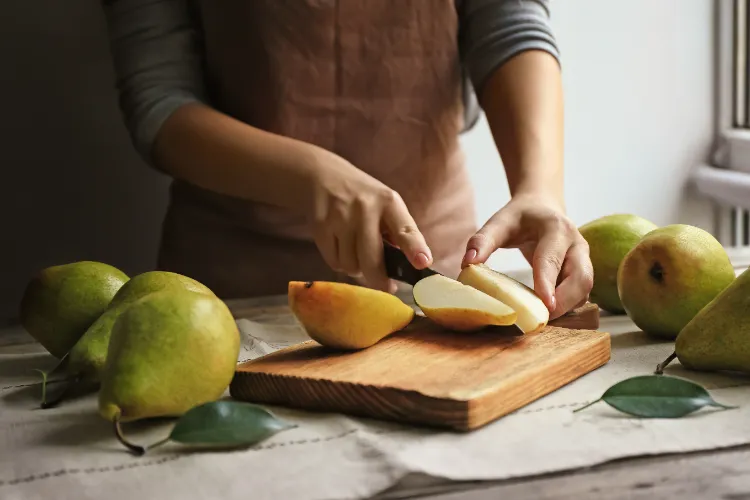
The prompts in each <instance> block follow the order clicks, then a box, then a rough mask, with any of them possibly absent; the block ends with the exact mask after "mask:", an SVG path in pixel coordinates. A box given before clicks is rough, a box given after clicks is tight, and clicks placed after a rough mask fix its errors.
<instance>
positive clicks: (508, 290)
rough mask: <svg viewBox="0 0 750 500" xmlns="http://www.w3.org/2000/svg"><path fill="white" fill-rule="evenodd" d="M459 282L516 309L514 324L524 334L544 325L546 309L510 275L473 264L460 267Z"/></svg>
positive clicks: (538, 299) (542, 303)
mask: <svg viewBox="0 0 750 500" xmlns="http://www.w3.org/2000/svg"><path fill="white" fill-rule="evenodd" d="M458 281H460V282H461V283H463V284H465V285H469V286H471V287H473V288H476V289H477V290H479V291H481V292H484V293H486V294H487V295H489V296H490V297H493V298H495V299H497V300H499V301H501V302H503V303H504V304H507V305H508V306H509V307H510V308H511V309H513V310H514V311H515V312H516V315H517V319H516V322H515V323H516V326H518V327H519V328H520V329H521V331H523V332H524V333H536V332H539V331H541V330H542V329H544V327H545V326H547V322H548V321H549V309H547V306H546V305H544V302H542V299H540V298H539V297H538V296H537V295H536V293H535V292H534V291H533V290H532V289H531V288H529V287H527V286H526V285H524V284H523V283H521V282H519V281H517V280H515V279H513V278H511V277H510V276H507V275H505V274H503V273H500V272H498V271H495V270H494V269H491V268H490V267H488V266H487V265H486V264H472V265H469V266H467V267H465V268H463V269H462V270H461V273H460V274H459V275H458Z"/></svg>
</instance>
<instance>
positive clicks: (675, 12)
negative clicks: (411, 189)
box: [464, 0, 714, 268]
mask: <svg viewBox="0 0 750 500" xmlns="http://www.w3.org/2000/svg"><path fill="white" fill-rule="evenodd" d="M713 9H714V7H713V2H709V1H707V0H661V1H658V2H654V1H652V0H629V1H627V2H623V1H618V0H575V1H565V0H557V1H553V2H552V18H553V24H554V28H555V34H556V36H557V39H558V42H559V45H560V49H561V51H562V58H563V85H564V91H565V103H566V110H565V114H566V116H565V127H566V131H565V133H566V138H565V149H566V151H565V167H566V190H565V193H566V199H567V205H568V213H569V216H570V217H571V218H572V219H573V221H574V222H575V223H577V224H579V225H580V224H583V223H585V222H587V221H589V220H591V219H594V218H596V217H599V216H602V215H606V214H609V213H613V212H630V213H636V214H639V215H641V216H643V217H646V218H649V219H651V220H653V221H654V222H655V223H657V224H668V223H672V222H687V223H691V224H695V225H698V226H700V227H703V228H705V229H708V230H710V229H712V223H713V219H712V214H711V206H710V205H709V204H708V203H707V202H706V201H704V200H702V199H699V198H697V197H696V196H695V195H694V194H693V193H692V192H691V191H690V190H687V189H686V187H685V183H686V182H687V179H688V176H689V174H690V171H691V170H692V169H693V168H694V167H696V166H697V163H698V162H700V161H701V160H702V159H704V158H705V157H706V155H707V153H708V150H709V148H710V146H711V142H712V140H713V120H714V115H713V113H714V103H713V84H714V82H713V36H714V31H713V24H712V19H713ZM464 143H465V145H466V149H467V154H468V156H469V161H470V165H471V172H472V175H473V178H474V180H475V185H476V189H477V198H478V200H477V204H478V207H479V214H478V215H479V218H480V223H484V221H485V220H486V219H487V218H488V217H489V216H490V215H492V213H493V212H494V211H495V210H496V209H497V207H499V206H501V205H502V204H503V203H505V202H506V201H507V200H508V196H509V195H508V189H507V186H506V180H505V175H504V174H503V171H502V165H501V163H500V162H499V159H498V155H497V153H496V151H495V150H494V149H493V144H492V142H491V136H490V134H489V132H488V130H487V129H486V126H485V124H484V123H483V124H482V127H481V128H480V129H479V130H476V131H473V132H472V133H471V134H470V135H469V136H467V137H465V138H464ZM491 263H492V265H496V266H497V267H499V268H517V267H528V266H527V264H526V261H525V260H524V259H523V257H522V256H521V255H520V253H518V252H517V251H515V250H507V251H505V250H503V251H499V252H497V253H496V254H495V256H493V258H492V261H491Z"/></svg>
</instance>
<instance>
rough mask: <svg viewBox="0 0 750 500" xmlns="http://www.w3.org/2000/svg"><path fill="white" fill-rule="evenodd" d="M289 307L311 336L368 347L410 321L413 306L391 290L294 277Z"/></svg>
mask: <svg viewBox="0 0 750 500" xmlns="http://www.w3.org/2000/svg"><path fill="white" fill-rule="evenodd" d="M288 300H289V308H290V309H291V311H292V313H293V314H294V315H295V317H296V318H297V321H299V323H300V325H301V326H302V327H303V328H304V330H305V331H306V332H307V334H308V335H309V336H310V338H311V339H313V340H315V341H316V342H318V343H319V344H321V345H324V346H327V347H331V348H334V349H343V350H357V349H365V348H367V347H370V346H372V345H374V344H376V343H378V342H380V341H381V340H382V339H384V338H385V337H387V336H389V335H391V334H393V333H395V332H398V331H400V330H402V329H403V328H405V327H406V326H407V325H408V324H409V323H411V321H412V319H413V318H414V314H415V312H414V309H413V308H411V307H410V306H408V305H407V304H405V303H404V302H403V301H402V300H401V299H399V298H398V297H396V296H395V295H391V294H390V293H386V292H383V291H380V290H373V289H371V288H367V287H363V286H358V285H351V284H348V283H338V282H327V281H313V282H302V281H291V282H289V286H288Z"/></svg>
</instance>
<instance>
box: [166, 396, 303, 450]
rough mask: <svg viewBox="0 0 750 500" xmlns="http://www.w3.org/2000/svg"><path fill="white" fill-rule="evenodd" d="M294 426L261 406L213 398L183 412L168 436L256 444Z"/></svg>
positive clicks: (198, 442)
mask: <svg viewBox="0 0 750 500" xmlns="http://www.w3.org/2000/svg"><path fill="white" fill-rule="evenodd" d="M295 427H297V426H296V425H294V424H290V423H288V422H285V421H283V420H280V419H278V418H277V417H276V416H275V415H274V414H273V413H271V412H270V411H268V410H266V409H265V408H262V407H260V406H256V405H253V404H250V403H243V402H239V401H213V402H210V403H205V404H203V405H200V406H196V407H195V408H192V409H190V410H189V411H187V412H186V413H185V414H183V415H182V416H181V417H180V418H179V420H178V421H177V423H176V424H175V426H174V428H173V429H172V432H171V433H170V435H169V439H170V440H172V441H176V442H179V443H183V444H191V445H201V446H219V447H237V446H243V445H251V444H255V443H257V442H259V441H262V440H264V439H266V438H268V437H270V436H272V435H274V434H276V433H278V432H281V431H284V430H287V429H292V428H295Z"/></svg>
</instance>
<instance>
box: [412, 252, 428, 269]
mask: <svg viewBox="0 0 750 500" xmlns="http://www.w3.org/2000/svg"><path fill="white" fill-rule="evenodd" d="M415 260H416V261H417V264H419V265H420V266H422V267H426V266H427V265H428V264H429V263H430V259H428V258H427V255H425V254H424V253H421V252H420V253H418V254H417V257H416V258H415Z"/></svg>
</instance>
